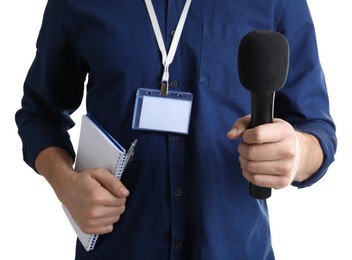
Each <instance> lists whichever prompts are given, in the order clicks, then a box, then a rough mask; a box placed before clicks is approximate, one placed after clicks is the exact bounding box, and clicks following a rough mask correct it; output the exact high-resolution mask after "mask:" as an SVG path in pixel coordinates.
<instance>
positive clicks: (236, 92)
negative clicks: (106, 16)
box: [199, 23, 246, 98]
mask: <svg viewBox="0 0 352 260" xmlns="http://www.w3.org/2000/svg"><path fill="white" fill-rule="evenodd" d="M240 38H241V37H240V32H239V30H238V26H236V24H235V23H203V33H202V51H201V62H200V74H199V77H200V78H199V81H200V83H201V84H202V85H203V86H204V87H206V88H209V89H210V90H212V91H214V92H216V93H217V94H220V95H221V96H223V97H225V98H232V97H238V96H243V95H245V94H246V90H245V89H244V88H243V87H242V85H241V84H240V81H239V77H238V70H237V52H238V46H239V42H240Z"/></svg>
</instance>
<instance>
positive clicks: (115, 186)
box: [93, 169, 129, 198]
mask: <svg viewBox="0 0 352 260" xmlns="http://www.w3.org/2000/svg"><path fill="white" fill-rule="evenodd" d="M93 177H94V178H95V180H96V181H97V182H99V183H100V184H101V185H102V186H103V187H104V188H106V189H107V190H108V191H109V192H110V193H111V194H113V195H114V196H115V197H119V198H125V197H127V196H128V195H129V191H128V189H127V188H126V187H125V186H124V185H123V183H122V182H121V181H120V180H119V179H117V178H116V177H115V176H114V175H112V174H111V173H110V172H108V171H107V170H105V169H104V170H99V171H96V172H95V173H94V176H93Z"/></svg>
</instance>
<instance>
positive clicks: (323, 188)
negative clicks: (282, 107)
mask: <svg viewBox="0 0 352 260" xmlns="http://www.w3.org/2000/svg"><path fill="white" fill-rule="evenodd" d="M349 2H350V1H348V0H334V1H331V0H309V5H310V7H311V12H312V15H313V19H314V21H315V26H316V30H317V37H318V42H319V51H320V56H321V62H322V65H323V67H324V70H325V74H326V81H327V85H328V89H329V94H330V98H331V113H332V115H333V117H334V119H335V122H336V125H337V135H338V139H339V146H338V151H337V154H336V161H335V162H334V164H333V165H332V166H331V167H330V170H329V172H328V173H327V175H326V176H325V177H324V178H323V179H322V180H321V181H320V182H319V183H317V184H315V185H314V186H312V187H310V188H306V189H302V190H298V189H296V188H293V187H288V188H286V189H284V190H279V191H274V192H273V196H272V197H271V198H270V199H269V208H270V212H271V226H272V237H273V246H274V249H275V252H276V256H277V259H278V260H297V259H299V260H312V259H313V260H315V259H319V260H322V259H323V260H324V259H334V260H335V259H338V260H340V259H343V260H344V259H352V239H351V234H352V223H351V222H352V213H351V208H352V204H351V197H352V196H351V190H352V189H351V183H352V177H351V169H350V167H349V164H348V162H349V161H351V160H352V158H351V157H350V155H351V154H350V153H349V150H350V148H351V147H352V138H351V134H352V132H351V129H350V128H351V127H350V126H351V124H349V123H348V121H349V120H351V119H350V116H351V115H350V114H351V102H348V100H350V99H349V98H350V94H349V93H350V91H349V90H350V89H351V88H352V84H351V74H352V66H351V61H352V52H351V48H352V38H351V25H352V19H351V17H352V15H351V13H352V12H351V11H352V10H351V7H350V6H351V5H350V4H349ZM45 4H46V1H45V0H8V1H6V0H1V2H0V47H1V48H0V86H1V95H0V99H1V101H0V113H1V117H0V118H1V135H0V138H1V142H0V160H1V166H2V169H1V179H0V205H1V209H0V259H4V260H8V259H10V260H12V259H13V260H18V259H36V260H48V259H50V260H64V259H73V258H74V247H75V234H74V232H73V230H72V228H71V226H70V224H69V223H68V220H67V219H66V217H65V215H64V213H63V210H62V209H61V204H60V203H59V201H58V200H57V199H56V197H55V194H54V193H53V191H52V190H51V188H50V187H49V185H48V184H47V183H46V181H45V180H44V178H42V177H40V176H38V175H36V174H35V173H34V172H33V171H32V170H31V169H30V168H29V167H28V166H27V165H26V164H25V163H24V162H23V161H22V153H21V143H20V139H19V137H18V135H17V128H16V126H15V122H14V114H15V111H16V110H17V109H18V108H19V107H20V99H21V96H22V85H23V81H24V78H25V76H26V73H27V71H28V68H29V66H30V64H31V62H32V60H33V58H34V54H35V42H36V38H37V35H38V31H39V27H40V24H41V19H42V14H43V10H44V7H45ZM102 4H103V3H102ZM297 19H299V17H297ZM347 91H349V92H347ZM78 113H79V114H78V115H75V118H78V117H79V116H80V113H82V112H78ZM77 130H78V129H77V128H76V129H75V130H73V131H72V132H71V133H72V136H73V139H74V140H73V141H74V143H76V140H77V135H78V132H77ZM253 250H256V249H255V248H253Z"/></svg>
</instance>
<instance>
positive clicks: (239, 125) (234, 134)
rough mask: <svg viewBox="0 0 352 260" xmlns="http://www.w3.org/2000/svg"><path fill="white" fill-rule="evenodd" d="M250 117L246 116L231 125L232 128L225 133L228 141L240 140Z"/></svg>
mask: <svg viewBox="0 0 352 260" xmlns="http://www.w3.org/2000/svg"><path fill="white" fill-rule="evenodd" d="M250 121H251V116H250V115H246V116H244V117H241V118H239V119H237V120H236V122H235V123H234V124H233V126H232V128H231V129H230V130H229V131H228V132H227V138H229V139H232V140H234V139H237V138H240V137H241V136H242V134H243V132H244V131H245V130H247V128H248V127H249V125H250Z"/></svg>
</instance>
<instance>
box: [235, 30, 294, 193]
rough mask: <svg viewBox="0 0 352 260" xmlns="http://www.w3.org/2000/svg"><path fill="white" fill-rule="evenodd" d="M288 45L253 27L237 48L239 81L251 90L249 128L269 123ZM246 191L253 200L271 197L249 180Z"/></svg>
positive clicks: (283, 79)
mask: <svg viewBox="0 0 352 260" xmlns="http://www.w3.org/2000/svg"><path fill="white" fill-rule="evenodd" d="M288 67H289V44H288V41H287V39H286V38H285V36H283V35H282V34H281V33H278V32H274V31H270V30H257V31H252V32H249V33H248V34H246V35H245V36H244V37H243V39H242V40H241V42H240V45H239V50H238V74H239V78H240V82H241V84H242V85H243V86H244V87H245V88H246V89H248V90H249V91H250V92H251V123H250V127H256V126H258V125H262V124H266V123H272V122H273V113H274V99H275V91H278V90H279V89H281V88H282V87H283V86H284V84H285V82H286V79H287V73H288ZM249 194H250V195H251V196H252V197H253V198H256V199H266V198H269V197H270V196H271V188H266V187H259V186H256V185H254V184H252V183H249Z"/></svg>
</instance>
